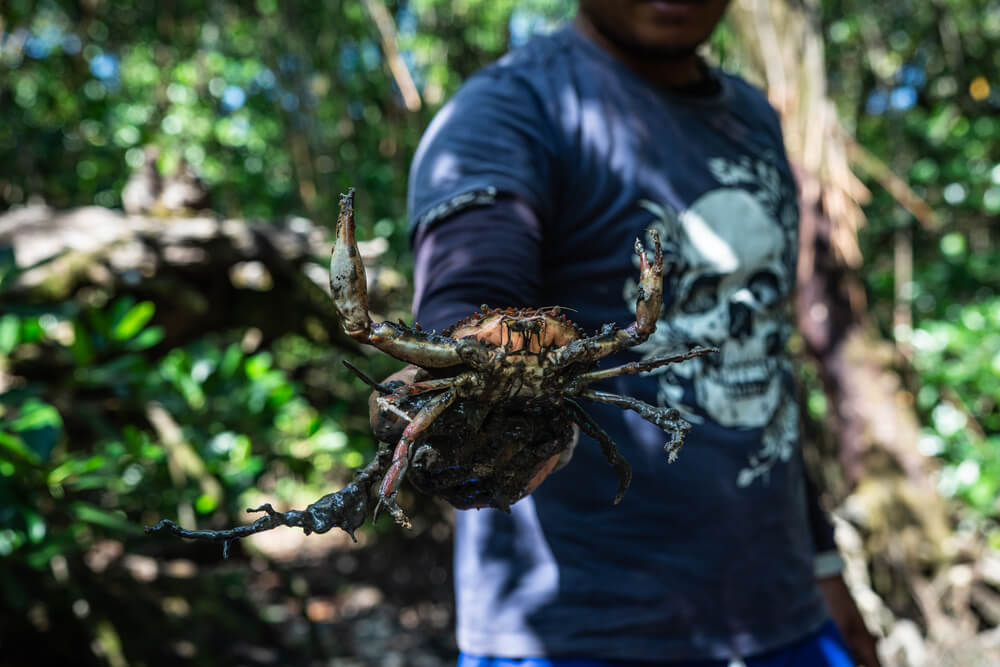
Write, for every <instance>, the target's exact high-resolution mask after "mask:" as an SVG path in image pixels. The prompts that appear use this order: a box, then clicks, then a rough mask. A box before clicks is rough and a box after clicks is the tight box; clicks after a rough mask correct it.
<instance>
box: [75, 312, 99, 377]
mask: <svg viewBox="0 0 1000 667" xmlns="http://www.w3.org/2000/svg"><path fill="white" fill-rule="evenodd" d="M72 350H73V360H74V361H76V363H77V364H78V365H80V366H88V365H90V364H91V363H93V361H94V344H93V342H92V341H91V340H90V332H89V331H87V329H86V327H84V326H83V324H81V323H80V322H79V321H77V322H74V323H73V347H72Z"/></svg>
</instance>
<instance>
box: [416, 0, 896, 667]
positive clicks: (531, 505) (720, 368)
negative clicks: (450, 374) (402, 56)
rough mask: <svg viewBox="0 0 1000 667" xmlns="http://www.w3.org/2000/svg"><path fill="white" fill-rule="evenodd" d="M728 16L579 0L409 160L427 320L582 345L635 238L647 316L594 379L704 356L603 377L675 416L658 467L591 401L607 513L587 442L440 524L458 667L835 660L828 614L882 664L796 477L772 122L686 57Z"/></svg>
mask: <svg viewBox="0 0 1000 667" xmlns="http://www.w3.org/2000/svg"><path fill="white" fill-rule="evenodd" d="M727 4H728V0H704V1H699V0H616V1H615V2H611V1H605V0H580V2H579V12H578V16H577V18H576V19H575V21H574V23H573V25H572V26H569V27H567V28H564V29H563V30H561V31H559V32H557V33H555V34H554V35H552V36H549V37H545V38H540V39H537V40H535V41H534V42H532V43H531V44H529V45H528V46H527V47H525V48H523V49H521V50H519V51H516V52H514V53H511V54H509V55H508V56H507V57H505V58H504V59H502V60H501V61H499V62H498V63H497V64H495V65H493V66H491V67H489V68H486V69H485V70H483V71H482V72H480V73H478V74H477V75H476V76H474V77H472V78H471V79H470V80H469V81H468V82H467V83H466V84H465V86H464V87H463V88H462V89H461V91H459V93H458V94H457V95H456V97H455V98H454V99H453V100H452V101H451V102H450V103H449V104H448V105H447V106H446V107H445V108H444V109H443V110H442V111H441V112H440V113H439V115H438V116H437V118H436V119H435V121H434V122H433V123H432V125H431V126H430V127H429V128H428V130H427V133H426V135H425V137H424V140H423V142H422V144H421V147H420V149H419V150H418V152H417V155H416V157H415V160H414V164H413V169H412V172H411V178H410V197H409V209H410V216H411V220H412V221H413V228H412V233H413V242H414V250H415V253H416V275H415V284H416V296H415V310H416V315H417V319H418V321H420V323H421V324H422V325H423V326H424V327H425V328H430V327H436V328H444V327H446V326H448V325H449V324H451V323H453V322H456V321H458V320H459V319H461V318H462V317H464V316H466V315H468V314H470V313H471V312H473V311H474V310H476V309H477V307H478V306H479V304H481V303H487V304H489V305H490V306H543V305H559V306H564V307H567V308H570V309H572V310H573V311H574V315H573V317H574V320H575V321H576V322H577V324H579V325H581V326H582V327H583V328H584V329H585V330H587V331H594V330H596V329H598V328H599V327H600V326H601V325H602V324H603V323H606V322H614V323H618V324H619V325H624V324H626V323H628V322H629V321H631V319H633V318H634V304H635V291H636V289H637V288H636V282H635V279H636V276H637V271H636V269H635V267H634V265H633V257H634V256H633V253H632V247H633V243H634V240H635V239H636V237H642V238H646V235H645V230H646V229H648V228H650V227H652V228H655V229H657V230H658V231H659V234H660V238H661V240H662V245H663V250H664V255H665V259H666V265H667V268H666V270H665V276H664V308H663V315H662V318H661V320H660V322H659V323H658V327H657V331H656V333H655V334H654V335H653V336H652V337H651V338H650V340H649V341H648V342H647V343H644V344H643V345H642V346H640V347H639V348H638V349H637V351H636V350H632V351H628V352H625V353H622V354H621V355H618V356H616V357H614V358H611V359H608V360H606V361H605V362H604V363H605V364H606V365H608V366H610V365H615V364H618V363H621V362H623V361H630V360H634V359H636V358H638V357H637V354H638V355H641V356H650V355H653V354H655V353H657V352H662V351H667V350H675V351H676V350H683V349H687V348H689V347H692V346H693V345H696V344H701V345H714V346H716V347H719V348H720V349H721V352H720V353H719V354H718V355H714V356H713V357H705V358H701V359H695V360H691V361H688V362H685V363H684V364H682V365H678V366H675V367H670V368H669V369H668V370H667V371H666V372H663V373H660V374H654V375H650V376H645V377H637V376H628V377H620V378H615V379H614V381H612V382H610V383H609V385H608V386H609V389H610V390H612V391H615V392H617V393H622V394H627V395H631V396H635V397H636V398H639V399H641V400H644V401H647V402H650V403H659V404H661V405H672V406H674V407H677V408H679V409H681V411H682V413H683V414H684V415H685V417H686V418H687V419H688V420H689V421H691V422H692V423H693V424H694V428H693V430H692V431H691V432H690V434H689V435H688V438H687V444H686V445H685V448H684V450H683V451H682V453H681V456H680V460H679V461H678V462H677V463H675V464H673V465H668V463H667V457H666V455H665V454H664V452H663V449H662V445H663V440H664V437H665V436H664V434H663V433H662V432H660V431H658V430H657V429H656V428H655V427H654V426H651V425H650V424H648V423H646V422H644V421H642V420H641V419H638V418H635V415H631V414H629V413H623V412H622V411H620V410H617V409H614V408H610V407H606V406H601V405H594V406H591V407H589V411H590V413H591V414H592V415H593V416H594V417H595V418H596V419H597V421H598V422H599V423H600V424H601V425H602V426H603V427H604V429H605V430H606V431H607V432H608V433H609V434H610V435H611V437H612V438H613V439H614V440H615V441H616V442H617V443H618V444H619V446H620V448H621V452H622V454H623V455H624V456H625V457H626V458H627V459H628V460H629V462H630V463H631V465H632V469H633V473H634V476H633V480H632V485H631V487H630V489H629V491H628V493H627V494H626V496H625V499H624V501H623V502H622V503H621V504H620V505H613V504H612V502H611V500H612V498H613V497H614V490H615V486H616V484H617V479H616V475H615V474H614V472H613V471H612V469H611V468H610V467H608V466H607V465H606V463H605V462H604V460H603V455H602V454H601V451H600V447H599V446H598V445H597V444H596V443H595V442H594V441H593V440H591V439H589V438H587V437H581V439H580V442H579V444H578V446H577V447H576V449H575V453H574V455H573V458H572V460H571V461H570V462H569V464H568V465H566V466H565V468H563V469H562V470H560V471H558V472H556V473H555V474H552V475H551V476H550V477H548V478H547V479H546V480H545V482H544V483H543V484H541V485H540V486H539V487H538V488H537V489H536V490H535V492H534V493H533V495H532V496H530V497H528V498H526V499H524V500H522V501H520V502H518V503H516V504H515V505H514V506H513V507H512V508H511V513H510V514H505V513H503V512H500V511H497V510H480V511H465V512H458V514H457V517H456V536H455V540H456V544H455V579H456V595H457V605H458V631H457V632H458V643H459V647H460V649H461V650H462V657H461V659H460V664H461V665H470V666H471V665H507V664H532V665H565V666H569V665H583V664H586V665H605V664H607V665H611V664H617V665H620V664H622V663H620V662H610V661H629V662H627V663H625V664H637V665H639V664H647V665H648V664H663V665H699V666H702V667H708V666H709V665H727V664H740V663H739V661H740V660H742V661H744V662H745V663H746V664H747V665H751V666H757V665H759V666H761V667H763V666H764V665H778V664H781V665H808V666H809V667H813V666H822V665H847V664H850V662H849V659H848V658H847V657H846V652H845V649H844V645H843V640H842V639H841V636H840V635H839V634H838V633H837V630H836V628H835V627H834V624H833V623H832V622H831V621H830V614H831V613H833V614H834V617H835V618H836V619H837V621H838V623H839V624H840V626H841V628H843V629H844V631H845V632H844V634H845V635H846V636H847V638H848V641H849V644H850V650H851V651H852V652H853V654H854V657H855V659H856V660H857V661H858V662H859V663H861V664H864V665H867V666H868V667H873V666H876V665H877V664H878V659H877V657H876V656H875V651H874V645H873V642H872V640H871V638H870V637H869V636H868V634H867V632H866V631H865V630H864V627H863V624H861V623H860V617H859V616H858V614H857V609H856V607H855V606H854V604H853V601H851V600H850V597H849V595H847V593H846V589H845V587H844V585H843V580H842V579H841V577H840V574H839V567H838V566H837V562H838V558H837V557H836V555H835V554H834V555H832V556H831V554H830V553H829V551H830V550H834V551H835V548H834V547H833V544H832V540H831V536H830V530H829V525H828V524H827V523H825V522H824V520H822V519H821V518H820V513H819V511H818V509H817V508H816V506H815V497H814V495H815V494H812V493H807V491H806V487H805V476H804V472H803V466H802V461H801V456H800V451H799V430H798V413H797V408H796V407H795V401H794V394H793V392H792V385H791V374H790V372H789V369H788V361H787V359H786V358H785V356H784V343H785V340H786V337H787V334H788V318H787V303H788V300H789V297H790V295H791V292H792V290H793V288H794V284H793V279H794V275H795V270H794V263H795V258H796V251H797V241H796V238H797V209H796V199H795V184H794V180H793V178H792V175H791V170H790V168H789V165H788V163H787V160H786V158H785V155H784V149H783V146H782V139H781V132H780V126H779V122H778V119H777V117H776V115H775V114H774V112H773V110H771V108H770V107H769V106H768V105H767V102H766V100H765V98H764V97H763V95H761V93H760V92H759V91H757V90H755V89H753V88H751V87H750V86H748V85H747V84H746V83H744V82H742V81H741V80H739V79H737V78H735V77H732V76H729V75H725V74H723V73H721V72H715V71H712V70H711V69H710V68H709V67H708V66H707V65H706V64H705V63H704V62H703V61H702V60H701V59H700V58H699V57H698V55H697V54H696V52H695V49H696V48H697V47H698V46H699V45H700V44H702V43H703V42H704V41H705V40H706V39H707V38H708V37H709V35H710V34H711V32H712V31H713V30H714V28H715V26H716V25H717V24H718V22H719V20H720V19H721V16H722V14H723V12H724V11H725V8H726V5H727ZM810 514H813V521H812V522H810ZM811 523H812V525H815V526H818V528H815V529H813V530H810V525H811ZM831 563H833V567H832V569H831V568H830V567H829V565H830V564H831ZM824 568H826V569H825V571H824ZM831 575H832V576H831ZM818 577H820V579H819V581H820V583H819V586H817V578H818ZM821 590H822V593H821ZM824 594H825V597H826V598H827V600H828V602H829V606H827V604H824V600H823V598H824ZM528 659H530V660H531V661H530V662H524V660H528ZM581 660H583V662H581Z"/></svg>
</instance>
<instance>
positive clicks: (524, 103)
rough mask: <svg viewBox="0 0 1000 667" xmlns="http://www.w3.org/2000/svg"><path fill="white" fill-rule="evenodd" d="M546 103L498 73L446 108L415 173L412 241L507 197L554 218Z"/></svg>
mask: <svg viewBox="0 0 1000 667" xmlns="http://www.w3.org/2000/svg"><path fill="white" fill-rule="evenodd" d="M539 98H540V96H539V95H538V93H537V91H536V89H535V88H534V86H533V85H532V83H531V82H530V81H529V80H528V79H527V78H525V77H524V76H523V75H522V74H518V73H517V72H511V71H507V70H506V69H505V68H502V67H496V66H495V67H493V68H490V69H487V70H484V71H483V72H481V73H479V74H477V75H475V76H474V77H473V78H471V79H470V80H469V81H468V82H467V83H466V84H465V85H464V86H463V87H462V88H461V89H460V90H459V91H458V93H456V95H455V96H454V97H453V98H452V100H451V101H450V102H448V104H446V105H445V106H444V108H442V109H441V111H440V112H439V113H438V115H437V116H436V117H435V118H434V121H433V122H432V123H431V124H430V126H429V127H428V128H427V131H426V132H425V133H424V137H423V139H422V140H421V142H420V146H419V147H418V149H417V153H416V155H415V156H414V160H413V164H412V167H411V169H410V185H409V195H408V198H407V209H408V213H409V218H410V224H411V227H410V231H411V238H412V236H413V233H414V232H415V230H416V229H417V228H418V227H422V226H425V225H433V224H434V223H435V222H436V221H438V220H442V219H445V218H447V217H449V216H451V215H453V214H454V213H456V212H458V211H460V210H463V209H465V208H473V207H476V206H483V205H488V204H490V203H492V202H493V201H494V200H495V199H496V197H498V196H503V195H510V196H514V197H516V198H518V199H519V200H522V201H524V202H526V203H527V204H528V205H529V206H530V207H531V208H532V209H533V210H534V211H535V213H536V215H538V216H539V218H540V219H543V220H544V219H548V218H549V216H550V214H551V209H552V199H553V197H552V188H553V183H552V176H553V168H552V165H553V162H554V160H553V156H554V155H556V154H557V149H556V147H555V146H556V135H555V133H554V132H553V131H552V130H551V128H550V123H548V121H547V114H546V112H545V108H544V103H543V102H542V101H541V100H540V99H539Z"/></svg>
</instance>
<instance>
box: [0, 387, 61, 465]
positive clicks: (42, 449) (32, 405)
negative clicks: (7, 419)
mask: <svg viewBox="0 0 1000 667" xmlns="http://www.w3.org/2000/svg"><path fill="white" fill-rule="evenodd" d="M20 412H21V414H20V415H19V416H18V417H17V419H15V420H14V421H13V422H12V423H11V429H12V430H13V431H15V432H16V433H18V435H20V437H21V440H22V441H23V442H24V444H25V445H27V447H28V449H30V450H31V451H32V452H34V454H35V456H36V457H37V460H39V461H47V460H48V458H49V456H50V455H51V454H52V450H53V449H55V447H56V445H57V444H59V439H60V438H61V437H62V430H63V423H62V417H60V416H59V412H58V410H56V409H55V408H54V407H52V406H51V405H49V404H48V403H43V402H42V401H39V400H38V399H35V398H29V399H28V400H27V401H25V402H24V405H22V406H21V410H20Z"/></svg>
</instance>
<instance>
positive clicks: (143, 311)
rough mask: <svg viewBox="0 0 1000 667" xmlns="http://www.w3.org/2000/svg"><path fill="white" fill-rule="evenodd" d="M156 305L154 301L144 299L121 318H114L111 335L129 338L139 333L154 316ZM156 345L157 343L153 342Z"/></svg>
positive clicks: (121, 338) (118, 337) (118, 338)
mask: <svg viewBox="0 0 1000 667" xmlns="http://www.w3.org/2000/svg"><path fill="white" fill-rule="evenodd" d="M155 311H156V306H154V305H153V302H152V301H142V302H140V303H137V304H136V305H135V306H133V307H131V308H129V309H128V311H127V312H125V313H124V314H123V315H122V316H121V318H115V319H113V320H112V322H114V324H113V325H112V327H111V337H112V338H113V339H114V340H128V339H130V338H132V337H133V336H135V335H136V334H137V333H139V332H140V331H141V330H142V328H143V327H144V326H146V324H147V323H148V322H149V320H150V319H152V317H153V313H154V312H155ZM157 342H159V341H157ZM153 344H154V345H155V343H153Z"/></svg>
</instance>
